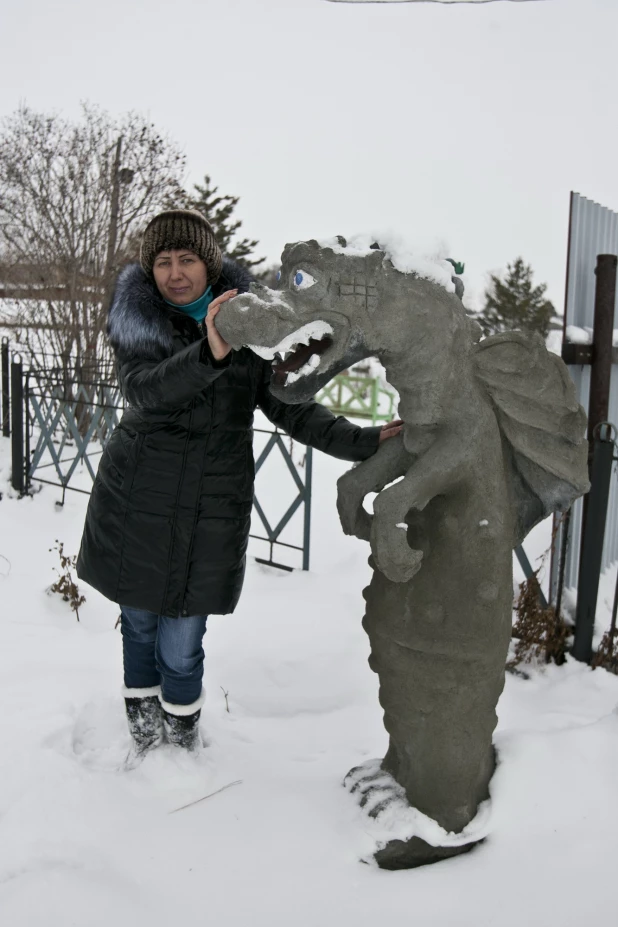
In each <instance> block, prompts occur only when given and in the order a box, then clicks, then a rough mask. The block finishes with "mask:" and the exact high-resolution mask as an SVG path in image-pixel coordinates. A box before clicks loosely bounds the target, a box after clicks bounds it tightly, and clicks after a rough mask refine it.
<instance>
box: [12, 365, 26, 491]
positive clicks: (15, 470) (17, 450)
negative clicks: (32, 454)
mask: <svg viewBox="0 0 618 927" xmlns="http://www.w3.org/2000/svg"><path fill="white" fill-rule="evenodd" d="M11 425H12V434H11V464H12V472H11V485H12V486H13V489H14V490H15V492H18V493H19V495H20V496H23V494H24V396H23V382H22V369H21V358H20V357H19V355H15V356H14V357H13V363H12V364H11Z"/></svg>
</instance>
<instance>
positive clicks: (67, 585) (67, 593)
mask: <svg viewBox="0 0 618 927" xmlns="http://www.w3.org/2000/svg"><path fill="white" fill-rule="evenodd" d="M49 550H50V552H51V551H52V550H57V551H58V556H59V557H60V568H61V569H60V570H59V569H58V568H57V567H55V570H56V573H57V574H58V580H57V582H55V583H54V584H53V585H52V586H51V587H50V590H51V592H57V593H58V594H59V595H61V596H62V599H63V601H64V602H68V603H69V605H70V606H71V608H72V609H73V611H74V612H75V616H76V618H77V620H78V621H79V607H80V605H83V604H84V602H85V601H86V597H85V596H83V595H81V594H80V591H79V589H78V587H77V583H76V582H75V580H74V579H73V576H72V574H71V567H72V568H73V569H75V565H76V562H77V557H76V556H75V555H73V556H72V557H70V556H69V555H68V554H65V552H64V544H63V542H62V541H59V540H58V539H56V546H55V547H50V548H49Z"/></svg>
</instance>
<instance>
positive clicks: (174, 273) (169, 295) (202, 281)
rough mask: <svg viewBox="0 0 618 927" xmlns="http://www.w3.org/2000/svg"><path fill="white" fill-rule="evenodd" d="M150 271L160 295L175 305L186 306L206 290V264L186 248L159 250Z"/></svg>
mask: <svg viewBox="0 0 618 927" xmlns="http://www.w3.org/2000/svg"><path fill="white" fill-rule="evenodd" d="M152 272H153V275H154V278H155V283H156V284H157V289H158V290H159V293H160V294H161V296H162V297H163V298H164V299H167V300H169V301H170V302H171V303H175V304H176V305H177V306H188V305H189V303H192V302H194V301H195V300H196V299H199V298H200V296H202V295H203V294H204V292H205V291H206V285H207V280H206V265H205V264H204V262H203V261H202V260H201V258H199V257H198V256H197V254H195V253H194V252H193V251H187V250H186V248H183V249H181V250H176V249H173V250H172V251H160V252H159V254H157V256H156V258H155V262H154V267H153V268H152Z"/></svg>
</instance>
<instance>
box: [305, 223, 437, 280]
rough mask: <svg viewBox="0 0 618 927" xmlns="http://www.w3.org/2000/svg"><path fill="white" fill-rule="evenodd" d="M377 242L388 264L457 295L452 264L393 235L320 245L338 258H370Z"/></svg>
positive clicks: (363, 236)
mask: <svg viewBox="0 0 618 927" xmlns="http://www.w3.org/2000/svg"><path fill="white" fill-rule="evenodd" d="M376 241H377V242H379V244H380V250H381V251H384V254H385V256H386V258H387V260H389V261H391V262H392V264H393V267H395V269H396V270H399V271H401V273H402V274H417V275H418V276H419V277H423V278H424V279H425V280H431V281H432V282H433V283H437V284H439V285H440V286H443V287H444V289H445V290H448V292H449V293H454V292H455V284H454V283H453V281H452V277H453V275H454V273H455V271H454V269H453V265H452V264H450V263H449V262H448V261H447V260H445V259H442V258H441V257H439V256H435V255H431V254H424V253H423V252H422V251H420V250H419V249H418V247H417V246H415V245H413V244H411V243H410V242H408V241H406V240H405V239H404V238H403V237H402V236H401V235H398V234H396V233H394V232H387V233H386V234H377V235H366V234H359V235H353V236H351V237H350V238H348V239H347V241H346V245H345V246H342V245H341V244H340V243H339V241H338V239H337V238H336V237H335V238H326V239H323V240H322V241H319V242H318V244H319V245H320V246H321V247H322V248H331V249H332V250H333V251H334V252H335V254H349V255H351V256H352V257H367V256H368V255H370V254H372V253H373V251H372V249H371V245H372V243H373V242H376Z"/></svg>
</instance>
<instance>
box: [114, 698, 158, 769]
mask: <svg viewBox="0 0 618 927" xmlns="http://www.w3.org/2000/svg"><path fill="white" fill-rule="evenodd" d="M123 691H124V703H125V707H126V711H127V721H128V722H129V733H130V734H131V739H132V741H133V743H132V745H131V750H130V752H129V758H128V765H132V761H133V760H139V759H141V757H143V756H144V754H145V753H147V752H148V751H149V750H152V749H153V748H154V747H158V746H159V744H160V743H161V742H162V740H163V717H162V709H161V702H160V700H159V695H160V694H161V686H153V687H152V688H151V689H127V688H126V687H125V688H124V690H123Z"/></svg>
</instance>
